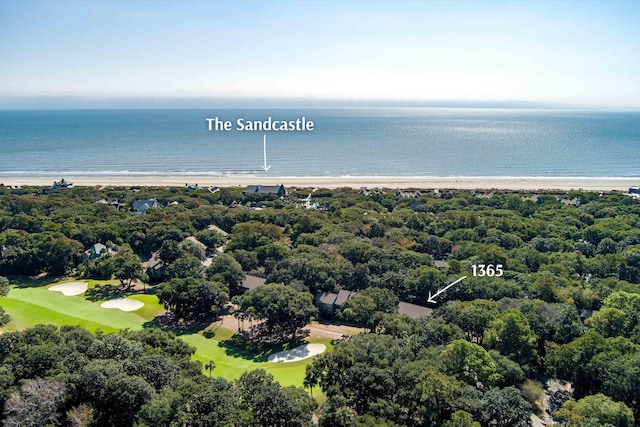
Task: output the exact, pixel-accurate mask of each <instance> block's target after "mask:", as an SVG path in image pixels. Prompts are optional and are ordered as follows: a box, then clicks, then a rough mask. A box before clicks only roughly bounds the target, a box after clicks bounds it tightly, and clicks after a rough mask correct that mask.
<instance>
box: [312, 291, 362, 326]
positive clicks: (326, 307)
mask: <svg viewBox="0 0 640 427" xmlns="http://www.w3.org/2000/svg"><path fill="white" fill-rule="evenodd" d="M356 293H357V292H353V291H347V290H344V289H341V290H340V291H338V293H337V294H336V293H334V292H318V293H317V294H316V296H315V297H314V298H313V304H314V305H315V306H316V307H317V308H318V311H319V312H320V315H321V316H322V317H325V318H328V319H332V318H334V317H335V316H336V312H337V311H338V310H340V309H342V306H343V305H344V303H345V302H347V300H348V299H349V298H351V297H352V296H354V295H355V294H356Z"/></svg>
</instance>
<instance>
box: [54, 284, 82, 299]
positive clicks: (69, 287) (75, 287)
mask: <svg viewBox="0 0 640 427" xmlns="http://www.w3.org/2000/svg"><path fill="white" fill-rule="evenodd" d="M49 290H50V291H55V292H62V295H64V296H66V297H71V296H74V295H80V294H83V293H85V292H86V291H87V282H69V283H61V284H59V285H54V286H51V287H50V288H49Z"/></svg>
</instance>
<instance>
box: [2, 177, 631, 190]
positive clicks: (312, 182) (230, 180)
mask: <svg viewBox="0 0 640 427" xmlns="http://www.w3.org/2000/svg"><path fill="white" fill-rule="evenodd" d="M57 179H60V178H57ZM57 179H54V178H53V177H51V176H41V177H16V176H1V175H0V183H2V184H4V185H6V186H18V185H20V186H50V185H51V184H53V181H54V180H57ZM67 180H68V181H70V182H72V183H73V184H74V186H108V187H116V186H124V187H131V186H150V187H183V186H184V185H185V184H186V183H188V184H189V185H194V184H196V183H197V184H198V185H199V187H201V188H207V187H210V186H217V187H242V186H247V185H275V184H284V185H285V186H287V187H297V188H308V187H320V188H328V189H335V188H340V187H350V188H362V187H365V188H394V189H406V188H415V189H459V190H475V189H486V190H490V189H495V190H562V191H570V190H584V191H627V190H628V189H629V187H631V186H635V185H639V184H640V178H633V177H535V176H534V177H532V176H522V177H517V176H449V177H438V176H341V177H332V176H268V175H265V176H251V177H248V176H247V177H242V176H235V177H212V176H202V175H200V176H197V175H194V176H182V175H181V176H170V175H168V176H153V175H151V176H144V175H136V176H114V177H107V176H71V177H68V179H67Z"/></svg>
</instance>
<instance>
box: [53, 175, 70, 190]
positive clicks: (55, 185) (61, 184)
mask: <svg viewBox="0 0 640 427" xmlns="http://www.w3.org/2000/svg"><path fill="white" fill-rule="evenodd" d="M72 187H73V183H72V182H69V181H67V180H65V179H64V178H62V179H61V180H60V181H53V185H52V186H51V189H52V190H57V189H59V188H72Z"/></svg>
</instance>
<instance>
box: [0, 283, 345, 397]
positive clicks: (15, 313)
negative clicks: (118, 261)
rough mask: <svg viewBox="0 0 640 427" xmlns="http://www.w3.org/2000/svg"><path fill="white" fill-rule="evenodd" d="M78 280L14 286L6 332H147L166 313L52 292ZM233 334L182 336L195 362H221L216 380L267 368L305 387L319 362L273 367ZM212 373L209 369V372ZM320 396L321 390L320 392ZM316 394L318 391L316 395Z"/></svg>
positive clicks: (146, 297)
mask: <svg viewBox="0 0 640 427" xmlns="http://www.w3.org/2000/svg"><path fill="white" fill-rule="evenodd" d="M73 281H76V280H75V279H66V280H61V281H48V282H46V283H37V282H36V283H34V282H33V281H28V282H24V283H20V284H18V286H16V287H13V288H12V289H11V291H10V292H9V295H8V296H7V297H0V306H2V307H3V308H4V309H5V311H6V312H7V313H8V314H9V315H10V316H11V322H10V323H9V324H7V325H5V326H4V327H3V328H2V329H3V330H4V331H12V330H20V329H24V328H29V327H32V326H34V325H37V324H39V323H45V324H47V323H51V324H54V325H58V326H62V325H72V326H75V325H79V326H82V327H84V328H86V329H88V330H90V331H92V332H95V331H96V330H97V329H100V330H102V331H104V332H107V333H109V332H116V331H118V330H120V329H125V328H128V329H141V328H142V327H143V325H144V324H145V323H147V322H150V321H151V320H153V318H154V317H155V316H156V315H158V314H159V313H161V312H162V311H163V310H164V308H163V307H162V305H160V304H159V303H158V298H157V297H156V296H155V295H152V294H133V295H130V296H129V298H132V299H135V300H138V301H141V302H143V303H144V307H142V308H140V309H138V310H135V311H130V312H124V311H120V310H118V309H105V308H102V307H100V304H101V303H102V302H103V301H89V300H88V299H87V298H86V296H85V295H84V294H82V295H76V296H69V297H68V296H64V295H63V294H62V293H61V292H52V291H49V290H48V288H49V287H50V286H53V285H57V284H61V283H66V282H73ZM113 283H115V282H113V281H104V280H91V281H88V285H89V286H88V287H89V289H92V288H94V287H96V286H103V285H106V284H113ZM231 336H232V332H231V331H230V330H228V329H225V328H222V327H219V328H217V329H216V330H215V333H214V335H213V337H211V338H205V337H204V336H203V335H202V334H201V333H189V334H184V335H180V338H181V339H183V340H184V341H186V342H187V343H188V344H190V345H192V346H193V347H195V348H196V349H197V350H196V353H195V355H194V356H193V359H194V360H199V361H201V362H202V364H203V365H204V364H205V363H206V362H208V361H209V360H213V361H214V362H215V363H216V368H215V369H214V371H213V376H220V377H223V378H226V379H229V380H231V379H235V378H238V377H240V375H242V373H243V372H246V371H251V370H253V369H258V368H263V369H265V370H266V371H267V372H269V373H271V374H272V375H273V376H274V378H275V379H276V380H277V381H278V382H280V384H282V385H283V386H287V385H296V386H300V387H301V386H302V382H303V380H304V374H305V368H306V366H307V365H308V364H309V363H310V362H311V361H312V360H313V359H312V358H309V359H305V360H302V361H299V362H291V363H273V362H267V361H266V360H264V358H262V359H258V360H256V357H255V356H254V355H253V354H247V353H246V352H245V353H243V352H238V351H234V350H233V349H228V348H225V347H222V346H220V345H219V343H220V341H224V340H228V339H229V338H231ZM307 341H308V342H310V343H322V344H325V345H326V346H327V350H328V351H330V350H332V349H333V346H332V345H331V340H329V339H324V338H309V339H307ZM204 372H205V374H206V375H208V371H206V370H205V371H204ZM317 393H318V394H319V390H318V392H317ZM315 394H316V393H315V392H314V395H315Z"/></svg>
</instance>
